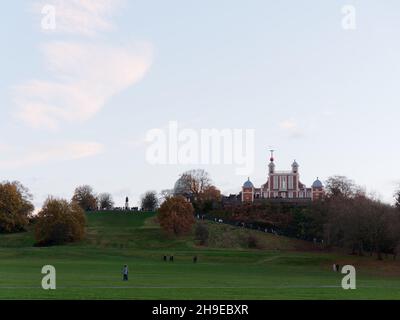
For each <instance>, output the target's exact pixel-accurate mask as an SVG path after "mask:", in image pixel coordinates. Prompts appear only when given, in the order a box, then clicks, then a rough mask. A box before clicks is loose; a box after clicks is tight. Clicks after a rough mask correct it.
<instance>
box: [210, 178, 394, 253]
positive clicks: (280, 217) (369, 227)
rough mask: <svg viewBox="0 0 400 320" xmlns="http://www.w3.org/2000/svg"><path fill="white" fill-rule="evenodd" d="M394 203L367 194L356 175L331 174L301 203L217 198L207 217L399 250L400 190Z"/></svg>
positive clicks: (361, 247) (327, 242)
mask: <svg viewBox="0 0 400 320" xmlns="http://www.w3.org/2000/svg"><path fill="white" fill-rule="evenodd" d="M395 199H396V202H395V205H394V206H392V205H390V204H386V203H383V202H381V201H380V200H379V199H376V198H374V197H373V196H369V195H367V194H366V193H365V191H363V190H362V189H361V188H360V187H359V186H357V185H356V184H355V183H354V182H353V181H351V180H349V179H348V178H346V177H342V176H335V177H331V178H329V179H328V180H327V183H326V195H325V196H324V198H322V199H320V200H318V201H312V202H309V203H306V204H305V203H302V204H291V203H290V202H282V203H276V202H269V201H267V200H266V201H259V202H255V203H243V204H239V205H229V204H219V205H217V208H215V209H212V210H209V211H208V212H207V216H208V217H212V218H214V217H215V218H217V219H219V218H221V219H223V220H224V222H231V223H234V224H236V225H239V226H240V225H247V226H249V225H250V226H251V227H252V228H256V229H257V228H258V229H260V230H263V231H264V230H273V232H276V233H278V234H281V235H285V236H290V237H296V238H299V239H304V240H309V241H318V242H320V243H321V242H322V243H323V245H324V247H327V248H329V247H341V248H346V249H348V250H349V251H350V253H352V254H359V255H364V254H366V253H368V254H373V253H376V255H377V257H378V259H382V254H393V255H394V257H395V256H396V255H397V254H398V253H400V190H399V191H397V192H396V194H395Z"/></svg>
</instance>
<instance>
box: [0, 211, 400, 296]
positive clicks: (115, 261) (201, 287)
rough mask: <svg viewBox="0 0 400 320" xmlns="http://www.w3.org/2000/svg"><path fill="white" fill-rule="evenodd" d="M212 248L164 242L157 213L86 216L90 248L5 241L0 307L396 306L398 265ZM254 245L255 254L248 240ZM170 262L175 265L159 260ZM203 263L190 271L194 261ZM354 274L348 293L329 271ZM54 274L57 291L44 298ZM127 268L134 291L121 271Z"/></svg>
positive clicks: (217, 232)
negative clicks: (113, 302)
mask: <svg viewBox="0 0 400 320" xmlns="http://www.w3.org/2000/svg"><path fill="white" fill-rule="evenodd" d="M208 225H209V229H210V243H209V246H208V247H201V246H198V245H197V244H196V242H195V241H194V239H193V236H188V237H184V238H179V239H175V238H170V237H167V236H165V235H164V234H163V233H162V232H161V230H160V228H159V226H158V224H157V223H156V221H155V219H154V215H153V214H152V213H129V214H125V213H92V214H88V235H87V238H86V240H85V241H83V242H81V243H78V244H72V245H67V246H58V247H49V248H36V247H33V243H34V239H33V233H32V232H31V231H30V232H26V233H21V234H13V235H0V299H47V298H51V299H306V298H308V299H360V298H363V299H364V298H368V299H398V298H400V290H399V289H400V279H399V275H400V265H399V264H398V263H397V262H393V261H389V260H386V261H376V260H375V259H373V258H371V257H354V256H349V255H344V254H341V253H328V252H323V251H321V250H320V249H319V248H316V247H314V246H313V245H312V244H310V243H307V242H303V241H299V240H294V239H288V238H284V237H279V236H275V235H271V234H264V233H261V232H258V231H250V230H246V229H240V228H235V227H231V226H226V225H220V224H216V223H212V222H208ZM250 235H251V236H252V237H256V238H257V244H258V245H257V247H259V248H260V249H249V248H248V247H247V242H246V239H248V237H249V236H250ZM165 254H167V255H170V254H173V255H174V258H175V259H174V262H164V261H163V259H162V257H163V256H164V255H165ZM194 255H197V256H198V259H199V260H198V263H197V264H194V263H193V261H192V259H193V256H194ZM334 262H336V263H339V264H341V265H343V264H352V265H354V266H355V267H356V269H357V289H356V290H343V289H342V288H341V279H342V275H341V274H340V273H334V272H333V271H331V269H332V268H331V265H332V263H334ZM47 264H50V265H54V266H55V267H56V270H57V290H54V291H45V290H43V289H41V279H42V276H43V275H42V274H41V268H42V266H44V265H47ZM124 264H128V265H129V269H130V278H129V281H128V282H122V281H121V269H122V266H123V265H124Z"/></svg>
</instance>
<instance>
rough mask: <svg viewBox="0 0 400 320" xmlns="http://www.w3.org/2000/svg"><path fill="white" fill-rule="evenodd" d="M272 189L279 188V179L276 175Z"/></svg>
mask: <svg viewBox="0 0 400 320" xmlns="http://www.w3.org/2000/svg"><path fill="white" fill-rule="evenodd" d="M274 189H275V190H278V189H279V180H278V176H274Z"/></svg>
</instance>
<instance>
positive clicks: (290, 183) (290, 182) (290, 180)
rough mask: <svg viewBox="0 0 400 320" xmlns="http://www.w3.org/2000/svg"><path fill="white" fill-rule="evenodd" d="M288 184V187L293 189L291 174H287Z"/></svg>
mask: <svg viewBox="0 0 400 320" xmlns="http://www.w3.org/2000/svg"><path fill="white" fill-rule="evenodd" d="M288 185H289V189H293V176H289V182H288Z"/></svg>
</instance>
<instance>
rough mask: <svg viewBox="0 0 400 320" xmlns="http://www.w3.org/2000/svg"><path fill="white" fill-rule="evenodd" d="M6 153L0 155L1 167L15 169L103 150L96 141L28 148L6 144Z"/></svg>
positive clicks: (84, 156) (98, 152)
mask: <svg viewBox="0 0 400 320" xmlns="http://www.w3.org/2000/svg"><path fill="white" fill-rule="evenodd" d="M6 148H7V153H2V155H1V157H0V168H1V169H15V168H21V167H27V166H34V165H43V164H47V163H49V162H53V161H69V160H77V159H81V158H87V157H92V156H95V155H98V154H100V153H102V152H103V150H104V146H103V145H102V144H100V143H97V142H73V143H61V144H56V145H48V146H34V147H31V148H30V149H28V150H25V149H23V148H15V147H12V146H6Z"/></svg>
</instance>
